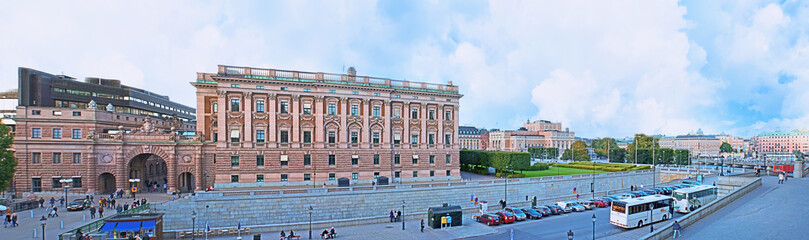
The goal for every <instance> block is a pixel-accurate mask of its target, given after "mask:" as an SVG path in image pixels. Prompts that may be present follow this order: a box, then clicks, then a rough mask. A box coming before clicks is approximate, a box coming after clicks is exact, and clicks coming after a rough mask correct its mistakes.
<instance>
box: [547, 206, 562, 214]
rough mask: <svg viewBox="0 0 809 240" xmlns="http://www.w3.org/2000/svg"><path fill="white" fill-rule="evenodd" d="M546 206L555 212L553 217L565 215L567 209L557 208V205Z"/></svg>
mask: <svg viewBox="0 0 809 240" xmlns="http://www.w3.org/2000/svg"><path fill="white" fill-rule="evenodd" d="M545 206H546V207H548V208H550V209H551V211H553V215H559V214H562V213H565V209H564V208H562V207H560V206H556V205H545Z"/></svg>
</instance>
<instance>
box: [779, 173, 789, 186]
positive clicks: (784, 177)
mask: <svg viewBox="0 0 809 240" xmlns="http://www.w3.org/2000/svg"><path fill="white" fill-rule="evenodd" d="M788 177H789V175H788V174H787V173H785V172H784V171H781V172H778V184H784V182H785V181H786V180H787V178H788Z"/></svg>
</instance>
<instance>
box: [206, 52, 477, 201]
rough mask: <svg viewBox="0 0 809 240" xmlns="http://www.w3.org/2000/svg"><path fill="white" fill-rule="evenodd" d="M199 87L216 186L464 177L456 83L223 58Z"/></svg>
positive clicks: (426, 179) (458, 98)
mask: <svg viewBox="0 0 809 240" xmlns="http://www.w3.org/2000/svg"><path fill="white" fill-rule="evenodd" d="M192 85H193V86H194V87H196V89H197V116H198V123H197V131H198V132H201V133H203V134H204V136H205V140H206V141H211V142H215V150H213V152H212V154H214V155H215V156H216V157H215V158H216V159H217V160H216V161H215V168H216V176H215V179H216V180H215V181H216V183H217V186H222V187H236V186H264V185H314V184H318V185H319V184H321V183H324V184H333V183H335V182H336V181H335V180H336V179H340V178H347V179H350V181H351V182H352V183H370V182H371V181H373V180H374V179H376V178H378V177H383V176H384V177H387V178H389V179H392V180H393V181H394V182H407V181H429V180H441V179H448V180H454V179H460V169H459V162H458V154H459V137H458V136H459V135H458V132H459V127H458V110H459V104H458V103H459V100H460V98H461V95H460V94H459V93H458V87H457V86H454V85H452V83H451V82H450V83H449V84H448V85H438V84H430V83H417V82H408V81H397V80H390V79H382V78H374V77H363V76H357V75H356V71H354V70H353V68H351V69H349V71H348V74H328V73H319V72H317V73H316V72H299V71H285V70H276V69H259V68H247V67H232V66H219V67H218V71H217V72H216V73H198V74H197V81H196V82H193V83H192Z"/></svg>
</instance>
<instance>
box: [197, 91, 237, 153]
mask: <svg viewBox="0 0 809 240" xmlns="http://www.w3.org/2000/svg"><path fill="white" fill-rule="evenodd" d="M216 94H217V96H218V97H217V98H216V102H217V103H216V104H217V105H218V106H217V110H216V111H217V113H216V118H217V125H216V126H217V127H216V132H217V134H218V135H219V137H218V139H217V140H216V141H218V142H220V143H227V140H228V138H229V137H230V133H229V132H227V125H228V121H227V110H226V108H225V106H227V105H226V104H228V101H227V99H228V97H227V92H226V91H216ZM202 124H205V123H204V122H203V123H202Z"/></svg>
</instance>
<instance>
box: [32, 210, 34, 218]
mask: <svg viewBox="0 0 809 240" xmlns="http://www.w3.org/2000/svg"><path fill="white" fill-rule="evenodd" d="M31 218H34V210H31Z"/></svg>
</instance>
